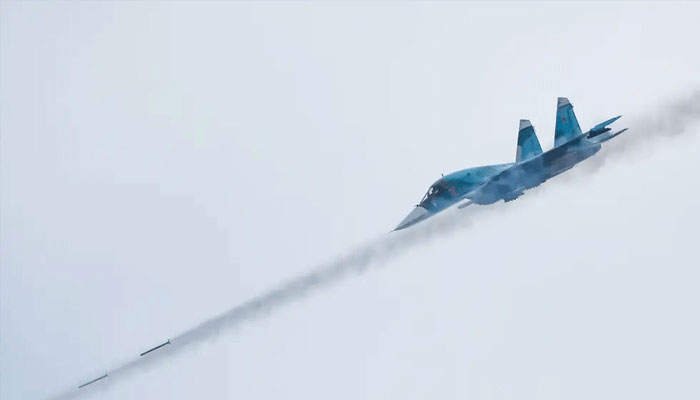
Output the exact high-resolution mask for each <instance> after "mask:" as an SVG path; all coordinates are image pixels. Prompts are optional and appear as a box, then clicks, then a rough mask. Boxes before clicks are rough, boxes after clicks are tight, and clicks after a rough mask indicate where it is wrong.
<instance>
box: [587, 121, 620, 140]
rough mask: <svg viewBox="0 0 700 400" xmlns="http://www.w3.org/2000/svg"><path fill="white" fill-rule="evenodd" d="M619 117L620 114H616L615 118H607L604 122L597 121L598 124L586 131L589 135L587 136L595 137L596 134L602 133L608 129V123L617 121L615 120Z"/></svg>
mask: <svg viewBox="0 0 700 400" xmlns="http://www.w3.org/2000/svg"><path fill="white" fill-rule="evenodd" d="M620 118H622V115H618V116H617V117H615V118H610V119H609V120H607V121H605V122H601V123H599V124H598V125H596V126H594V127H593V128H592V129H591V130H590V131H589V132H588V137H589V138H592V137H596V136H598V135H600V134H603V133H605V132H607V131H609V130H610V128H608V127H607V126H608V125H610V124H612V123H613V122H615V121H617V120H618V119H620Z"/></svg>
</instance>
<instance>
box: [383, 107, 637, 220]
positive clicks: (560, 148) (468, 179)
mask: <svg viewBox="0 0 700 400" xmlns="http://www.w3.org/2000/svg"><path fill="white" fill-rule="evenodd" d="M620 117H621V115H620V116H617V117H614V118H610V119H609V120H607V121H605V122H601V123H600V124H598V125H596V126H594V127H593V128H591V129H590V130H589V131H588V132H586V133H582V132H581V127H580V126H579V124H578V121H577V120H576V115H575V114H574V108H573V106H572V105H571V103H570V102H569V99H567V98H566V97H559V98H558V99H557V121H556V126H555V131H554V147H553V148H552V149H550V150H548V151H546V152H542V146H540V142H539V140H538V139H537V135H536V134H535V128H534V127H533V126H532V124H531V123H530V121H528V120H526V119H523V120H520V126H519V129H518V147H517V150H516V152H515V162H514V163H509V164H496V165H486V166H482V167H475V168H468V169H463V170H461V171H457V172H453V173H451V174H449V175H445V176H443V177H442V178H440V179H438V180H437V181H436V182H435V183H433V184H432V185H431V186H430V188H429V189H428V192H427V193H426V194H425V196H423V199H422V200H421V201H420V203H419V204H418V205H417V206H416V207H415V208H414V209H413V211H411V212H410V213H409V214H408V216H406V218H404V220H403V221H401V223H400V224H399V225H398V226H397V227H396V228H395V229H394V230H400V229H405V228H408V227H409V226H412V225H415V224H417V223H418V222H421V221H424V220H426V219H427V218H430V217H432V216H433V215H435V214H437V213H439V212H441V211H443V210H445V209H446V208H449V207H451V206H453V205H455V204H457V203H459V202H462V201H463V203H462V204H460V205H459V206H458V207H459V208H464V207H466V206H468V205H471V204H482V205H483V204H492V203H495V202H497V201H500V200H503V201H506V202H508V201H512V200H515V199H517V198H518V197H520V196H522V195H523V193H524V192H525V191H526V190H528V189H531V188H534V187H536V186H539V185H540V184H542V183H543V182H545V181H546V180H547V179H549V178H552V177H554V176H557V175H559V174H561V173H562V172H564V171H566V170H568V169H570V168H572V167H574V166H575V165H576V164H578V163H580V162H581V161H583V160H585V159H587V158H589V157H591V156H593V155H594V154H595V153H597V152H598V151H600V148H601V143H603V142H606V141H608V140H610V139H612V138H614V137H615V136H618V135H620V134H621V133H623V132H625V131H626V130H627V128H625V129H622V130H620V131H618V132H615V133H611V132H610V130H611V129H610V128H608V125H610V124H612V123H613V122H615V121H617V120H618V119H619V118H620Z"/></svg>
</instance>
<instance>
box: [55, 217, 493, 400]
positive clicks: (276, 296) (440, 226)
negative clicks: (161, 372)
mask: <svg viewBox="0 0 700 400" xmlns="http://www.w3.org/2000/svg"><path fill="white" fill-rule="evenodd" d="M498 208H499V206H496V207H495V209H498ZM495 209H494V208H492V209H484V208H481V209H471V210H470V209H467V210H460V211H459V212H457V211H456V210H450V211H448V212H445V213H443V215H438V216H436V217H434V218H432V219H431V220H428V221H426V222H424V223H422V224H420V225H417V226H415V227H414V228H412V229H409V230H404V231H398V232H392V233H391V234H388V235H385V236H383V237H381V238H378V239H376V240H374V241H372V242H370V243H369V244H367V245H365V246H361V247H359V248H356V249H354V250H353V251H350V252H349V253H348V254H347V255H345V256H343V257H341V258H339V259H337V260H335V261H332V262H329V263H327V264H323V265H321V266H319V267H317V268H315V269H313V270H312V271H310V272H308V273H306V274H303V275H301V276H298V277H296V278H294V279H292V280H289V281H287V282H285V283H282V284H281V285H279V286H277V287H276V288H274V289H272V290H270V291H268V292H266V293H263V294H261V295H259V296H257V297H255V298H252V299H251V300H248V301H246V302H244V303H242V304H240V305H238V306H236V307H234V308H232V309H230V310H228V311H226V312H224V313H223V314H220V315H218V316H216V317H214V318H211V319H209V320H207V321H204V322H202V323H201V324H199V325H197V326H195V327H193V328H191V329H189V330H187V331H185V332H183V333H181V334H179V335H177V336H175V337H172V338H170V340H169V341H170V343H169V344H168V345H167V346H163V347H162V348H159V349H158V350H156V351H153V352H152V353H149V354H146V355H144V356H139V357H134V358H133V359H132V360H131V361H128V362H125V363H123V364H121V365H118V366H115V367H114V368H112V369H111V370H109V371H103V372H101V373H98V374H95V376H94V377H92V379H96V378H100V377H102V376H103V375H105V374H106V375H107V376H106V377H105V378H102V379H99V380H98V381H95V382H94V383H92V384H88V385H82V386H83V387H82V388H79V387H78V385H77V384H76V385H75V386H74V387H72V388H70V389H68V390H66V391H65V392H63V393H62V394H59V395H57V396H54V397H52V398H55V399H68V398H76V397H80V396H85V395H89V394H94V393H95V392H97V391H99V390H104V389H106V388H108V387H109V386H111V385H113V384H114V383H116V382H117V381H120V380H122V379H124V378H125V377H127V376H129V375H131V374H135V373H138V372H139V371H143V370H144V369H146V368H148V367H149V366H150V365H154V364H157V363H159V362H161V361H163V360H164V359H166V358H170V357H172V356H175V355H177V354H180V353H182V352H184V351H185V350H186V349H190V348H192V347H194V346H192V345H196V344H201V343H203V342H205V341H207V340H208V339H212V338H214V337H216V336H217V335H218V334H219V333H221V332H224V331H227V330H231V329H233V328H236V327H238V326H241V325H242V324H244V323H246V322H249V321H251V320H254V319H256V318H258V317H261V316H265V315H267V314H269V313H270V312H272V311H274V310H276V309H277V308H281V307H283V306H286V305H289V304H291V303H293V302H294V301H297V300H300V299H302V298H304V297H306V296H307V295H309V294H310V293H312V292H314V291H316V290H320V289H322V288H324V287H327V286H329V285H332V284H334V283H337V282H339V281H341V280H343V279H345V278H347V277H349V276H350V275H352V274H360V273H363V272H365V270H366V269H367V268H368V267H370V266H374V267H378V266H380V265H381V263H380V261H386V260H388V259H390V258H392V257H395V256H397V255H398V254H400V253H401V251H403V250H405V249H407V248H409V247H411V246H413V245H415V244H417V243H419V242H421V243H423V242H429V241H430V240H431V239H435V238H437V237H439V236H441V235H445V234H448V233H449V232H452V231H453V230H455V229H457V228H463V227H466V226H468V225H471V224H472V223H473V222H474V218H475V217H476V215H477V214H483V215H486V214H489V213H493V212H494V211H495ZM457 215H459V218H455V217H456V216H457ZM467 216H469V218H467ZM92 379H85V380H84V381H83V382H89V381H90V380H92Z"/></svg>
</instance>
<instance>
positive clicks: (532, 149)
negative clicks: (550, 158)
mask: <svg viewBox="0 0 700 400" xmlns="http://www.w3.org/2000/svg"><path fill="white" fill-rule="evenodd" d="M538 154H542V146H540V141H539V140H537V134H536V133H535V128H534V127H533V126H532V124H531V123H530V121H528V120H526V119H521V120H520V127H519V131H518V148H517V150H516V152H515V162H520V161H524V160H527V159H530V158H532V157H534V156H536V155H538Z"/></svg>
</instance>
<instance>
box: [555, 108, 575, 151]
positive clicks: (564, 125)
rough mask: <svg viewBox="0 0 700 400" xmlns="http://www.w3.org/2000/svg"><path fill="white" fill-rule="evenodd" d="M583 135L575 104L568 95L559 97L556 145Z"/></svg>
mask: <svg viewBox="0 0 700 400" xmlns="http://www.w3.org/2000/svg"><path fill="white" fill-rule="evenodd" d="M579 135H581V127H580V126H579V125H578V121H577V120H576V114H574V106H572V105H571V103H570V102H569V99H567V98H566V97H559V98H558V99H557V123H556V126H555V128H554V147H557V146H559V145H560V144H562V143H566V142H568V141H569V140H571V139H573V138H575V137H577V136H579Z"/></svg>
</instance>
